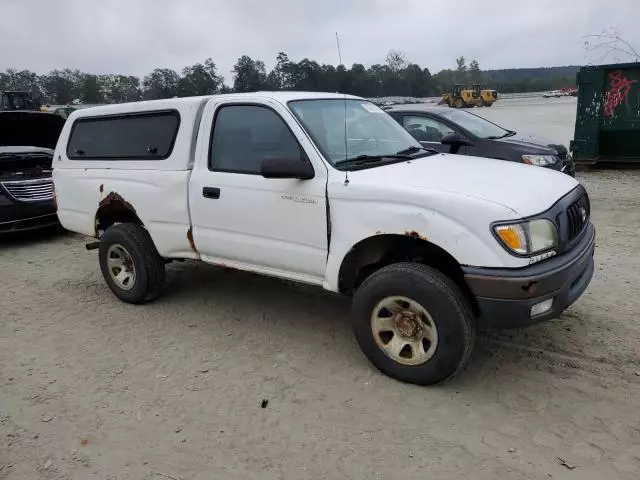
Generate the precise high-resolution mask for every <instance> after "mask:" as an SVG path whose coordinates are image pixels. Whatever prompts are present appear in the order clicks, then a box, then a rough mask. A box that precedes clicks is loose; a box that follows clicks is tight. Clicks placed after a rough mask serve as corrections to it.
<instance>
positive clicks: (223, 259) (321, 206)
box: [189, 100, 327, 284]
mask: <svg viewBox="0 0 640 480" xmlns="http://www.w3.org/2000/svg"><path fill="white" fill-rule="evenodd" d="M216 102H217V103H216ZM283 117H285V118H290V117H291V114H290V113H288V112H287V110H286V109H284V107H282V106H279V105H277V104H274V105H265V104H258V103H255V104H251V103H243V104H230V103H224V102H221V101H220V100H217V101H216V100H212V101H211V103H209V104H208V105H207V108H206V109H205V112H204V114H203V119H202V125H203V127H201V130H200V133H199V136H198V152H197V160H196V162H195V166H194V170H193V173H192V177H191V178H192V179H191V183H190V189H189V202H190V210H191V222H192V225H193V227H192V228H193V236H194V241H195V246H196V248H197V250H198V252H199V253H200V255H201V257H202V258H203V260H205V261H208V262H210V263H215V264H224V265H228V266H231V267H234V268H238V269H242V270H251V271H257V272H260V273H265V274H269V275H274V276H278V277H284V278H291V279H295V280H298V281H304V282H307V283H314V284H321V283H322V281H323V279H324V273H325V269H326V258H327V213H326V208H327V207H326V202H325V184H326V176H327V171H326V167H324V165H323V164H322V163H321V161H320V160H319V159H313V161H312V160H311V159H309V158H307V155H306V153H305V150H304V149H303V147H302V146H301V145H300V143H299V142H298V140H297V138H304V137H303V136H302V134H301V133H300V134H299V135H297V136H296V135H294V133H293V130H299V131H300V132H302V130H301V129H300V127H299V126H298V125H297V124H295V123H294V122H293V120H292V121H290V122H287V121H285V118H283ZM291 118H292V117H291ZM205 125H208V127H205ZM310 155H311V153H310ZM267 157H278V158H288V159H293V158H296V159H299V160H300V161H301V162H304V161H306V162H310V161H311V163H312V166H313V168H314V177H313V178H312V179H309V180H299V179H295V178H264V177H263V176H262V175H261V165H262V161H263V160H264V159H265V158H267Z"/></svg>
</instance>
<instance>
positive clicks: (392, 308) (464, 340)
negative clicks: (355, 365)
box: [353, 263, 475, 385]
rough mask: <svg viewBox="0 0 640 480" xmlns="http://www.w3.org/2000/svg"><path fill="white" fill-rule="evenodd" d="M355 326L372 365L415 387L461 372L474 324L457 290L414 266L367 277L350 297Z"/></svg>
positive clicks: (433, 272) (431, 272) (433, 273)
mask: <svg viewBox="0 0 640 480" xmlns="http://www.w3.org/2000/svg"><path fill="white" fill-rule="evenodd" d="M353 321H354V330H355V335H356V339H357V341H358V344H359V345H360V348H361V349H362V351H363V352H364V354H365V355H366V356H367V358H368V359H369V360H370V361H371V363H373V364H374V365H375V366H376V367H377V368H378V369H379V370H381V371H382V372H384V373H386V374H387V375H389V376H390V377H393V378H396V379H398V380H401V381H404V382H409V383H415V384H418V385H430V384H434V383H437V382H440V381H442V380H444V379H446V378H449V377H451V376H453V375H455V374H456V373H457V372H459V371H460V370H462V368H463V367H464V365H465V364H466V362H467V361H468V359H469V355H470V353H471V349H472V347H473V342H474V338H475V319H474V318H473V315H472V313H471V311H470V309H469V306H468V304H467V301H466V299H465V298H464V296H463V294H462V293H461V292H460V290H459V289H458V288H457V286H456V285H455V284H454V283H453V282H452V281H451V280H450V279H449V278H447V277H446V276H444V275H443V274H442V273H440V272H439V271H437V270H434V269H433V268H430V267H427V266H425V265H420V264H414V263H399V264H394V265H390V266H388V267H385V268H382V269H380V270H378V271H377V272H375V273H373V274H372V275H371V276H370V277H369V278H367V279H366V280H365V281H364V283H363V284H362V285H361V286H360V288H359V289H358V291H357V292H356V295H355V298H354V303H353Z"/></svg>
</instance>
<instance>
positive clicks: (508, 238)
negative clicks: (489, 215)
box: [493, 219, 558, 255]
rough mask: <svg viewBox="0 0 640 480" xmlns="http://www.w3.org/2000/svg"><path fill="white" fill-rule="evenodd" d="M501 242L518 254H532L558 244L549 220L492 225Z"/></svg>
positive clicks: (556, 234) (556, 232)
mask: <svg viewBox="0 0 640 480" xmlns="http://www.w3.org/2000/svg"><path fill="white" fill-rule="evenodd" d="M493 229H494V231H495V232H496V235H497V237H498V238H499V239H500V241H501V242H502V244H503V245H504V246H505V247H507V248H508V249H509V250H511V251H512V252H514V253H517V254H518V255H532V254H534V253H537V252H541V251H543V250H548V249H550V248H553V247H555V246H556V245H558V231H557V230H556V226H555V225H554V224H553V223H552V222H550V221H549V220H545V219H540V220H532V221H530V222H522V223H513V224H510V225H496V226H495V227H493Z"/></svg>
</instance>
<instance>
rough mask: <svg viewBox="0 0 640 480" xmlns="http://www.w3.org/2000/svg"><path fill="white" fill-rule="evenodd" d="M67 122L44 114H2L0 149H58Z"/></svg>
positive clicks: (0, 113)
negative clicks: (59, 138)
mask: <svg viewBox="0 0 640 480" xmlns="http://www.w3.org/2000/svg"><path fill="white" fill-rule="evenodd" d="M64 122H65V120H64V119H63V118H62V117H60V116H59V115H53V114H51V113H42V112H0V147H11V146H16V147H21V146H24V147H40V148H49V149H54V148H56V143H57V142H58V137H59V136H60V132H61V131H62V127H63V126H64Z"/></svg>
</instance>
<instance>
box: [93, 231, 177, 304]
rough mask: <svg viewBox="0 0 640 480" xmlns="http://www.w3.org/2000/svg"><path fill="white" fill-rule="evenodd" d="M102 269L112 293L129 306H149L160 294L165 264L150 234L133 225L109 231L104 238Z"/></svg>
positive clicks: (101, 252) (100, 252)
mask: <svg viewBox="0 0 640 480" xmlns="http://www.w3.org/2000/svg"><path fill="white" fill-rule="evenodd" d="M98 257H99V260H100V269H101V270H102V276H103V277H104V279H105V281H106V282H107V285H108V286H109V288H110V289H111V291H112V292H113V293H114V294H115V295H116V296H117V297H118V298H119V299H120V300H122V301H124V302H127V303H145V302H148V301H150V300H153V299H154V298H156V297H157V296H158V294H159V293H160V288H161V287H162V284H163V283H164V276H165V268H164V261H163V259H162V257H161V256H160V254H159V253H158V251H157V250H156V247H155V245H154V243H153V240H152V239H151V236H150V235H149V232H147V230H146V229H145V228H144V227H143V226H141V225H135V224H132V223H121V224H117V225H114V226H112V227H109V228H108V229H107V230H106V231H105V232H104V234H103V235H102V237H101V238H100V250H99V254H98Z"/></svg>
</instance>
